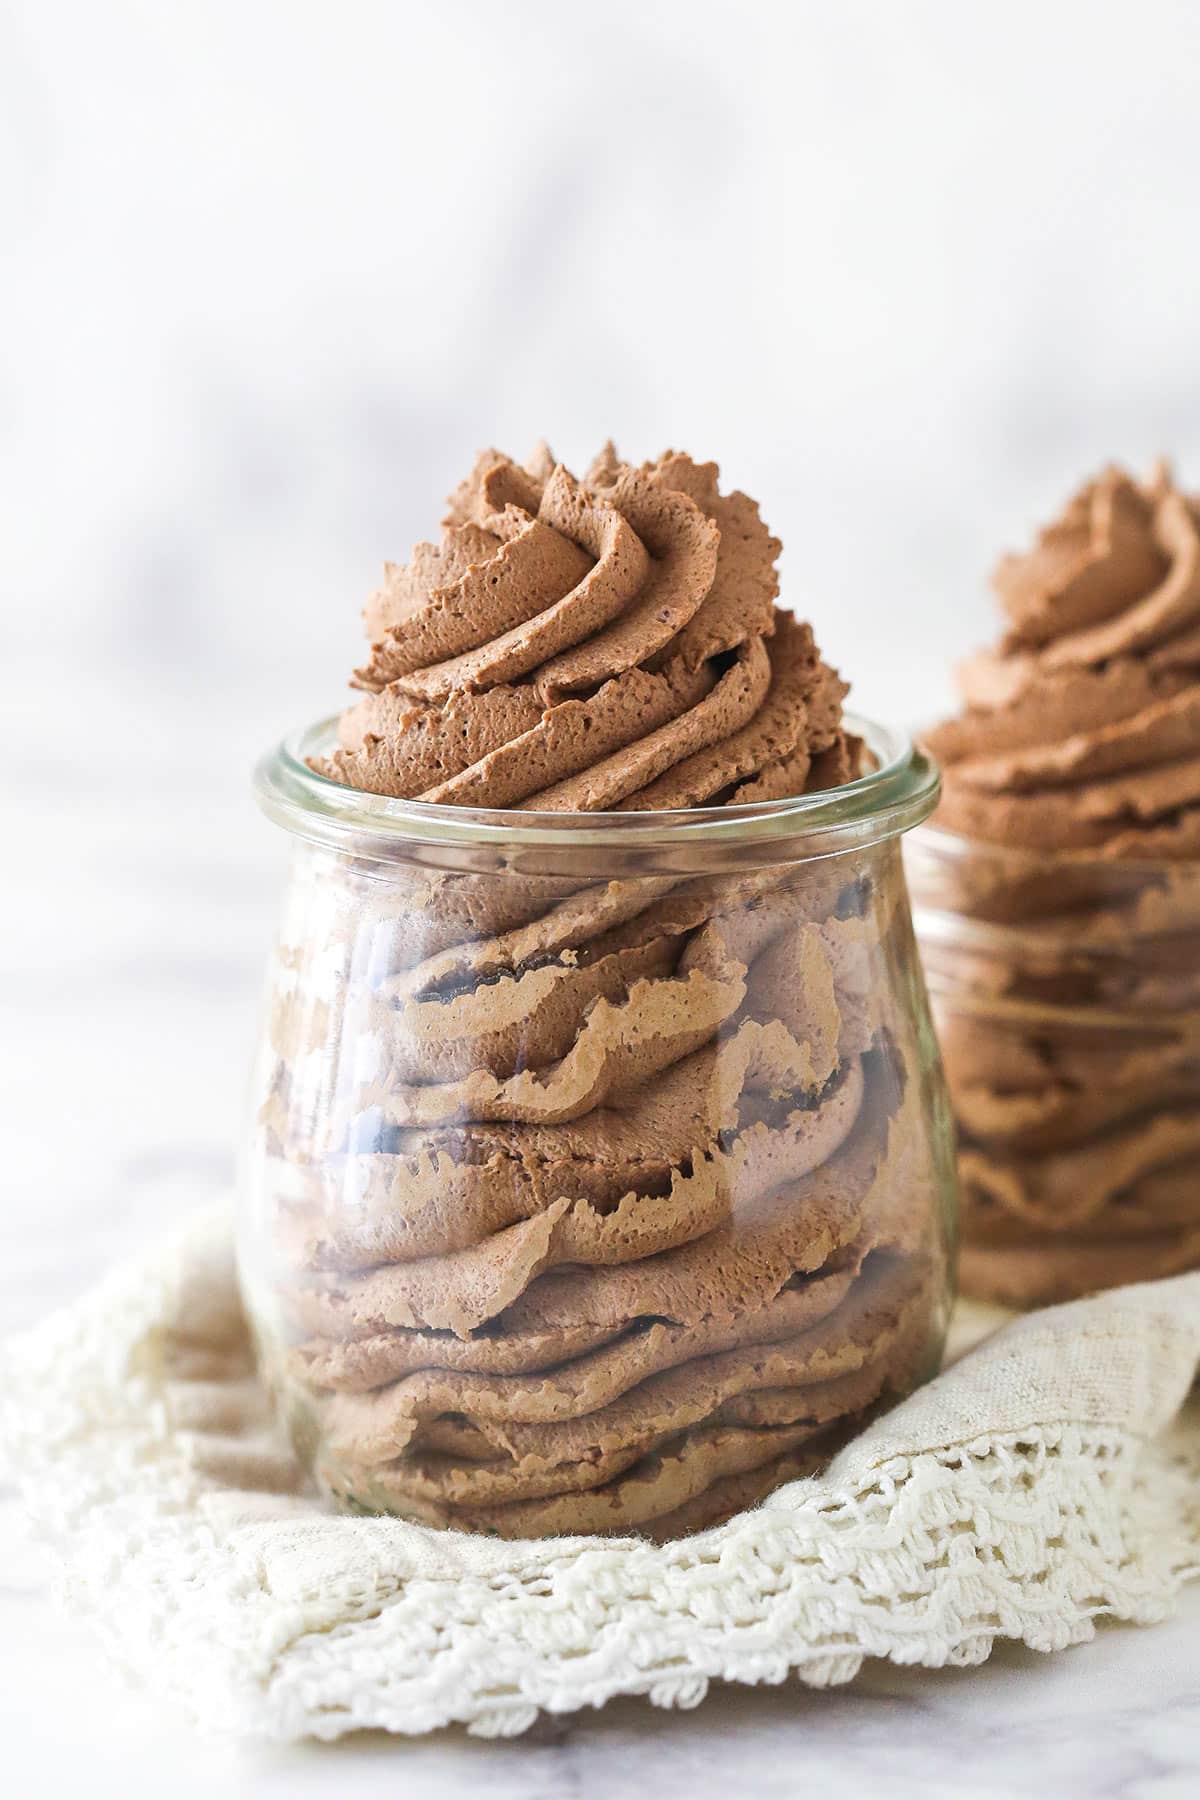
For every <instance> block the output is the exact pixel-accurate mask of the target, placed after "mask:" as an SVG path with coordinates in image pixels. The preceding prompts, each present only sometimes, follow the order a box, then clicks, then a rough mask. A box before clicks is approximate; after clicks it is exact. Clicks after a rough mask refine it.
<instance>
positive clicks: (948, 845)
mask: <svg viewBox="0 0 1200 1800" xmlns="http://www.w3.org/2000/svg"><path fill="white" fill-rule="evenodd" d="M921 845H922V847H923V848H924V849H925V850H927V851H928V852H929V853H930V854H931V855H937V856H944V857H946V858H947V859H949V860H951V861H954V860H960V859H961V860H965V859H966V858H967V857H973V858H975V859H977V860H978V859H980V858H985V859H986V860H988V861H989V862H996V863H1003V864H1005V865H1007V866H1008V867H1009V868H1012V869H1014V870H1016V871H1018V872H1019V873H1021V874H1025V875H1030V874H1041V873H1043V872H1045V871H1047V870H1056V869H1067V870H1071V871H1075V872H1080V871H1089V872H1090V871H1093V870H1094V871H1096V872H1097V873H1100V874H1108V875H1111V876H1112V878H1113V881H1114V883H1115V882H1116V881H1117V879H1118V878H1123V879H1125V880H1134V879H1136V878H1138V877H1145V876H1147V875H1154V874H1160V873H1162V872H1163V871H1164V870H1166V871H1168V872H1170V873H1171V874H1174V875H1178V874H1179V873H1180V871H1182V870H1194V869H1195V868H1196V867H1197V865H1198V862H1200V859H1197V858H1196V857H1191V856H1104V855H1103V854H1102V853H1101V850H1100V849H1098V848H1097V849H1086V848H1085V849H1078V850H1075V849H1063V850H1058V849H1052V850H1031V849H1029V848H1028V847H1027V846H1025V845H1023V844H997V843H994V842H993V841H992V840H991V839H990V838H980V837H971V836H969V835H968V834H967V833H966V832H965V831H952V830H951V828H950V827H949V826H948V825H939V824H937V823H936V822H934V823H932V824H926V823H925V822H924V821H922V824H921Z"/></svg>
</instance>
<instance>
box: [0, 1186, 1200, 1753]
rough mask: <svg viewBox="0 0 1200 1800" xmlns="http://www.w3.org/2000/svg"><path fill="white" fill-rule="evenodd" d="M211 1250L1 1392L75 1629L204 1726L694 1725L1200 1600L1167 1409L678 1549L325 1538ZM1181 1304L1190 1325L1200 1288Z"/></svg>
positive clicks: (210, 1226) (191, 1238)
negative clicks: (717, 1700) (640, 1721)
mask: <svg viewBox="0 0 1200 1800" xmlns="http://www.w3.org/2000/svg"><path fill="white" fill-rule="evenodd" d="M227 1238H228V1234H227V1230H226V1227H225V1224H224V1221H223V1220H216V1221H214V1220H212V1219H211V1218H210V1219H206V1220H205V1221H203V1222H201V1224H199V1225H198V1226H196V1227H194V1228H193V1229H192V1230H191V1232H190V1233H189V1234H188V1235H187V1236H186V1237H185V1238H184V1240H183V1241H182V1242H181V1243H180V1244H177V1245H175V1246H174V1247H173V1249H172V1250H171V1252H170V1253H169V1254H168V1255H166V1256H163V1255H160V1256H158V1257H157V1258H154V1259H151V1260H149V1261H147V1262H146V1263H144V1264H142V1265H140V1266H138V1267H136V1268H134V1269H131V1270H127V1271H123V1272H121V1273H119V1274H118V1275H117V1276H115V1277H114V1278H112V1279H111V1280H110V1281H109V1282H107V1283H105V1284H104V1286H103V1287H102V1288H101V1289H99V1290H97V1291H96V1292H95V1293H94V1294H93V1295H92V1296H90V1297H89V1298H88V1299H87V1300H86V1301H85V1302H82V1303H81V1304H79V1305H78V1306H75V1307H73V1308H71V1309H70V1310H69V1311H67V1312H65V1313H63V1314H60V1315H57V1316H56V1317H55V1318H54V1319H52V1320H50V1321H48V1322H47V1323H46V1325H44V1326H43V1327H41V1328H39V1329H38V1330H37V1331H36V1332H34V1333H32V1334H30V1335H29V1336H27V1337H26V1338H25V1339H23V1340H22V1341H20V1342H19V1343H17V1344H16V1345H14V1346H12V1347H11V1348H10V1350H9V1351H8V1352H7V1354H6V1356H5V1358H4V1365H5V1366H4V1368H3V1371H2V1375H3V1383H4V1390H5V1393H6V1396H7V1397H6V1402H5V1411H6V1415H7V1416H6V1418H5V1420H4V1427H5V1428H4V1439H3V1441H4V1444H5V1447H6V1450H7V1453H8V1458H9V1460H10V1462H11V1464H12V1469H11V1473H12V1475H13V1478H14V1479H15V1480H17V1481H18V1483H19V1485H20V1486H21V1488H22V1490H23V1492H24V1495H25V1499H26V1503H27V1506H28V1508H29V1511H30V1514H31V1517H32V1519H33V1521H34V1523H35V1526H36V1528H37V1529H38V1531H39V1532H40V1533H41V1535H42V1536H43V1537H44V1539H45V1540H46V1542H48V1543H49V1544H50V1546H51V1547H52V1548H53V1549H54V1551H55V1552H56V1554H57V1556H58V1559H59V1563H60V1567H61V1591H62V1595H63V1598H64V1600H65V1603H66V1604H67V1605H68V1606H69V1607H70V1608H72V1609H73V1610H76V1611H79V1612H83V1613H86V1614H88V1615H90V1616H91V1618H92V1619H93V1620H94V1621H95V1622H96V1624H97V1625H98V1626H99V1628H100V1629H101V1631H102V1632H103V1634H104V1636H105V1638H106V1640H107V1643H108V1645H109V1647H110V1648H111V1650H112V1651H113V1652H114V1653H115V1654H116V1655H117V1656H119V1658H120V1659H121V1660H122V1661H123V1662H124V1663H126V1664H127V1665H129V1666H131V1667H132V1668H133V1669H134V1670H136V1671H137V1672H138V1673H139V1674H141V1675H142V1676H143V1677H144V1678H145V1679H146V1680H147V1681H148V1682H149V1683H151V1684H152V1685H153V1686H154V1687H155V1688H156V1689H158V1690H159V1691H166V1692H169V1693H170V1694H172V1695H173V1696H174V1697H176V1698H177V1699H179V1700H182V1701H183V1702H184V1704H185V1705H187V1706H189V1707H190V1708H191V1710H192V1711H193V1712H194V1713H195V1714H196V1715H197V1716H198V1717H199V1718H201V1719H202V1720H203V1721H204V1723H205V1724H206V1725H208V1726H210V1727H214V1726H215V1727H218V1728H227V1729H231V1730H235V1731H238V1732H242V1733H252V1734H256V1735H265V1736H268V1737H273V1738H276V1739H289V1738H296V1737H300V1736H304V1735H315V1736H318V1737H324V1738H333V1737H337V1736H339V1735H340V1734H342V1733H344V1732H346V1731H350V1730H354V1729H358V1728H362V1727H383V1728H385V1729H387V1730H391V1731H396V1732H408V1733H412V1732H423V1731H428V1730H432V1729H434V1728H435V1727H438V1726H442V1725H446V1724H448V1723H451V1722H453V1721H461V1722H464V1723H465V1724H466V1725H467V1726H468V1727H469V1729H470V1730H472V1731H474V1732H477V1733H481V1734H487V1735H498V1734H499V1735H510V1734H515V1733H518V1732H520V1731H522V1730H524V1729H526V1728H527V1727H528V1726H529V1725H530V1724H531V1723H532V1721H533V1720H534V1718H535V1717H536V1716H537V1713H538V1711H539V1710H541V1709H546V1710H549V1711H552V1712H568V1711H572V1710H574V1709H576V1708H580V1707H585V1706H599V1705H601V1704H603V1703H604V1702H605V1701H606V1700H608V1699H609V1698H611V1697H612V1696H613V1695H616V1694H644V1695H646V1696H647V1697H648V1698H649V1699H650V1700H651V1701H653V1702H654V1703H655V1704H656V1705H660V1706H694V1705H696V1704H697V1703H698V1702H699V1701H700V1700H701V1699H702V1698H703V1697H704V1694H705V1691H706V1689H707V1686H708V1683H709V1682H710V1681H712V1680H714V1679H717V1678H719V1679H721V1680H725V1681H737V1682H748V1683H758V1682H781V1681H783V1680H784V1679H785V1678H786V1677H787V1675H788V1674H789V1672H790V1671H793V1670H794V1671H795V1672H796V1673H797V1674H798V1675H799V1676H800V1678H801V1679H802V1680H803V1681H805V1682H807V1683H809V1684H811V1685H813V1686H823V1685H827V1684H831V1683H835V1682H844V1681H848V1680H849V1679H850V1678H851V1677H852V1676H853V1675H854V1674H855V1673H856V1672H857V1670H858V1669H859V1668H860V1666H861V1664H862V1662H863V1659H864V1658H865V1657H868V1656H877V1657H888V1658H890V1659H891V1660H892V1661H894V1662H897V1663H921V1664H925V1665H928V1666H935V1667H937V1666H944V1665H958V1666H962V1665H966V1664H971V1663H978V1662H981V1661H983V1659H984V1658H985V1657H986V1656H987V1655H988V1653H989V1651H990V1650H991V1648H992V1645H993V1644H994V1643H995V1641H996V1639H997V1638H1010V1639H1018V1640H1020V1641H1021V1642H1023V1643H1025V1644H1027V1645H1030V1646H1032V1647H1033V1648H1035V1649H1039V1650H1046V1651H1049V1650H1060V1649H1063V1648H1064V1647H1066V1646H1068V1645H1071V1644H1076V1643H1080V1642H1082V1641H1084V1640H1085V1639H1087V1638H1088V1637H1090V1636H1091V1635H1092V1634H1093V1632H1094V1629H1095V1623H1094V1622H1095V1620H1096V1619H1097V1618H1099V1617H1101V1616H1104V1615H1107V1616H1110V1617H1113V1618H1118V1619H1124V1620H1129V1621H1135V1622H1137V1623H1139V1624H1149V1623H1152V1622H1154V1621H1156V1620H1159V1619H1161V1618H1163V1617H1164V1616H1165V1615H1166V1614H1167V1613H1168V1612H1169V1611H1170V1610H1171V1608H1172V1603H1173V1599H1174V1596H1175V1595H1176V1593H1177V1591H1178V1588H1179V1585H1180V1583H1181V1582H1182V1581H1183V1580H1184V1579H1186V1578H1187V1577H1189V1576H1192V1575H1195V1574H1197V1573H1198V1572H1200V1485H1198V1482H1200V1419H1198V1418H1197V1417H1196V1416H1195V1415H1194V1414H1189V1413H1187V1412H1186V1411H1185V1413H1184V1414H1183V1415H1181V1417H1180V1419H1179V1421H1177V1422H1176V1424H1175V1426H1174V1427H1173V1428H1172V1429H1171V1431H1170V1432H1168V1433H1167V1434H1166V1435H1165V1436H1163V1437H1162V1438H1160V1439H1159V1440H1157V1441H1155V1442H1147V1441H1144V1440H1143V1439H1142V1438H1141V1437H1139V1436H1138V1434H1137V1433H1136V1431H1135V1430H1133V1429H1132V1428H1131V1426H1130V1424H1129V1423H1128V1422H1114V1423H1111V1424H1110V1423H1103V1422H1100V1423H1097V1422H1096V1421H1095V1420H1085V1421H1082V1422H1081V1421H1078V1420H1072V1419H1071V1418H1070V1417H1065V1416H1064V1417H1063V1418H1062V1419H1061V1420H1058V1421H1053V1422H1047V1421H1046V1420H1045V1419H1044V1418H1042V1419H1039V1420H1038V1421H1037V1422H1036V1423H1033V1424H1031V1425H1030V1426H1029V1427H1028V1428H1027V1429H1022V1430H1012V1429H1006V1430H1004V1431H998V1432H996V1433H991V1432H985V1433H983V1434H979V1433H975V1434H973V1435H971V1436H970V1437H969V1439H967V1440H966V1441H962V1442H954V1441H951V1439H950V1436H949V1435H948V1434H943V1435H946V1438H947V1441H945V1442H943V1443H941V1444H940V1445H938V1446H935V1447H932V1448H920V1449H918V1450H915V1451H914V1452H913V1453H905V1454H896V1453H893V1452H889V1451H888V1442H890V1443H892V1444H894V1443H895V1441H896V1434H897V1431H898V1430H899V1429H900V1425H901V1423H902V1419H903V1410H901V1411H900V1412H898V1413H896V1414H893V1415H892V1419H891V1421H890V1422H889V1423H890V1426H891V1430H890V1432H889V1434H888V1440H887V1441H885V1443H884V1451H885V1452H887V1453H885V1454H883V1456H882V1459H881V1460H880V1461H879V1462H878V1463H875V1462H872V1461H871V1460H870V1459H869V1458H864V1457H863V1456H862V1454H861V1449H862V1446H863V1444H864V1443H865V1440H860V1445H859V1446H858V1447H854V1448H856V1449H857V1450H858V1451H859V1452H860V1454H858V1455H856V1456H852V1457H851V1458H850V1465H851V1472H850V1474H846V1473H845V1472H844V1470H843V1464H844V1463H845V1462H846V1458H845V1457H843V1458H839V1459H838V1462H836V1463H835V1464H834V1465H833V1467H832V1468H831V1469H830V1470H829V1471H828V1472H827V1473H826V1475H825V1476H824V1477H822V1478H820V1479H817V1480H810V1481H803V1482H797V1483H794V1484H792V1486H790V1487H788V1488H786V1489H783V1490H781V1491H780V1492H779V1493H777V1494H775V1495H773V1496H772V1497H771V1499H770V1500H769V1501H768V1502H766V1503H765V1504H764V1505H763V1506H761V1507H759V1508H758V1509H756V1510H754V1511H751V1512H748V1513H745V1514H742V1515H741V1516H740V1517H738V1518H736V1519H734V1520H732V1521H731V1522H730V1523H729V1524H727V1525H724V1526H721V1527H719V1528H717V1529H716V1530H712V1531H708V1532H705V1533H703V1534H701V1535H699V1536H697V1537H694V1538H691V1539H687V1540H685V1541H683V1542H680V1543H676V1544H671V1545H667V1546H665V1547H656V1546H653V1545H649V1544H646V1543H644V1542H641V1541H639V1540H636V1539H622V1540H618V1541H612V1540H601V1539H571V1540H563V1539H559V1540H553V1541H550V1542H548V1543H532V1544H520V1543H517V1544H501V1543H495V1542H492V1541H490V1540H478V1539H464V1538H463V1537H461V1536H459V1535H457V1534H453V1533H438V1532H431V1531H427V1530H425V1529H424V1528H421V1527H417V1526H410V1525H406V1524H403V1523H400V1522H398V1521H394V1520H376V1519H352V1518H345V1517H339V1516H335V1515H333V1514H331V1513H329V1512H328V1511H326V1510H324V1509H323V1507H322V1506H321V1505H320V1503H318V1502H317V1500H316V1499H315V1498H314V1497H313V1496H312V1495H311V1494H309V1493H308V1492H307V1491H306V1490H305V1488H304V1486H303V1483H302V1481H301V1479H300V1478H299V1477H298V1475H297V1473H296V1471H295V1468H294V1465H293V1464H292V1461H291V1458H290V1455H289V1453H288V1452H287V1450H286V1448H285V1447H284V1446H283V1444H282V1443H281V1441H280V1440H279V1438H278V1437H277V1436H276V1435H275V1431H274V1427H273V1425H272V1424H271V1422H270V1419H269V1415H268V1413H267V1411H266V1404H265V1399H264V1396H263V1394H262V1392H261V1389H260V1388H259V1386H258V1383H257V1381H256V1379H255V1378H254V1376H253V1373H252V1368H251V1365H250V1364H249V1361H248V1347H247V1343H246V1339H245V1333H244V1326H243V1322H242V1319H241V1314H240V1311H239V1308H238V1305H237V1298H236V1289H235V1287H234V1284H233V1279H232V1271H231V1267H230V1264H229V1260H228V1255H227ZM1184 1280H1185V1281H1188V1280H1193V1281H1194V1280H1197V1278H1192V1277H1188V1278H1184ZM1091 1304H1093V1305H1099V1304H1100V1303H1091ZM1182 1304H1184V1305H1191V1306H1193V1307H1195V1308H1196V1310H1197V1312H1198V1314H1200V1285H1198V1286H1197V1287H1195V1288H1194V1289H1193V1290H1192V1291H1191V1292H1190V1294H1185V1295H1184V1296H1183V1299H1182ZM977 1360H978V1361H979V1364H980V1377H979V1378H980V1379H981V1380H982V1379H984V1378H985V1374H986V1368H987V1366H988V1362H987V1352H986V1351H984V1352H979V1353H977ZM1186 1385H1187V1373H1186V1370H1185V1372H1184V1376H1183V1380H1182V1385H1181V1390H1180V1391H1183V1389H1185V1388H1186ZM909 1404H910V1405H912V1404H913V1403H911V1402H910V1403H909Z"/></svg>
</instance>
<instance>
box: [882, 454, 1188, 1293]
mask: <svg viewBox="0 0 1200 1800" xmlns="http://www.w3.org/2000/svg"><path fill="white" fill-rule="evenodd" d="M996 588H997V591H998V594H999V598H1000V601H1001V603H1002V606H1003V609H1004V612H1005V615H1006V629H1005V632H1004V635H1003V637H1002V638H1001V641H1000V643H999V644H998V646H997V647H996V648H995V649H994V650H991V651H988V652H985V653H983V654H981V655H978V656H976V657H973V658H972V659H971V660H970V661H969V662H968V663H966V664H965V665H964V666H963V669H962V670H961V672H960V685H961V688H962V693H963V699H964V702H965V704H964V707H963V710H962V712H961V713H960V714H959V715H958V716H957V717H955V718H952V719H949V720H947V721H946V722H945V723H944V724H942V725H939V726H938V727H937V728H936V729H934V730H932V731H930V732H929V733H928V734H927V739H926V741H927V744H928V746H929V747H930V749H931V750H932V751H933V753H934V754H935V755H936V756H937V758H938V760H939V761H940V762H941V764H942V766H943V769H944V794H943V800H942V805H941V807H940V809H939V811H938V815H937V820H936V824H935V826H934V827H932V828H926V829H924V830H922V831H920V832H918V833H916V834H915V835H914V837H913V839H912V840H910V843H909V846H908V852H909V875H910V880H911V882H912V885H913V892H914V898H915V901H916V907H917V911H916V916H917V928H918V935H919V938H920V942H921V951H922V956H923V958H924V962H925V968H926V972H927V975H928V979H929V983H930V988H931V991H932V995H933V1001H934V1007H935V1012H936V1017H937V1023H938V1029H939V1033H940V1036H941V1040H942V1047H943V1053H944V1056H945V1060H946V1068H947V1073H948V1076H949V1081H950V1088H951V1094H952V1097H953V1101H954V1106H955V1112H956V1115H957V1121H958V1128H959V1138H960V1145H961V1152H960V1172H961V1186H962V1202H963V1246H964V1249H963V1264H962V1275H963V1285H964V1288H965V1289H966V1291H967V1292H969V1293H972V1294H975V1295H978V1296H980V1297H981V1298H987V1299H991V1300H996V1301H1001V1302H1004V1303H1006V1304H1012V1305H1019V1306H1020V1305H1038V1304H1044V1303H1046V1302H1049V1301H1055V1300H1063V1299H1069V1298H1071V1297H1073V1296H1075V1295H1080V1294H1086V1293H1090V1292H1093V1291H1095V1290H1096V1289H1099V1288H1103V1287H1108V1286H1113V1285H1117V1284H1120V1283H1123V1282H1128V1281H1141V1280H1149V1279H1152V1278H1154V1277H1158V1276H1165V1275H1171V1274H1175V1273H1177V1272H1179V1271H1182V1270H1185V1269H1189V1268H1193V1267H1197V1266H1200V507H1198V506H1197V503H1196V501H1195V499H1193V498H1192V497H1190V496H1188V495H1186V494H1185V493H1183V492H1182V491H1181V490H1180V489H1179V488H1178V487H1177V486H1176V484H1175V483H1174V481H1173V480H1172V478H1171V475H1170V473H1169V471H1168V470H1167V469H1166V468H1165V467H1160V468H1158V469H1156V470H1155V471H1154V473H1153V474H1152V475H1151V477H1150V479H1149V480H1148V481H1146V482H1144V483H1141V482H1137V481H1135V480H1134V479H1133V478H1132V477H1130V476H1129V475H1127V474H1125V473H1124V472H1123V471H1122V470H1120V469H1116V468H1111V469H1107V470H1105V471H1104V472H1103V473H1102V474H1101V475H1100V476H1099V477H1097V479H1096V480H1094V481H1092V482H1090V483H1088V484H1087V486H1085V487H1084V488H1083V489H1082V490H1081V491H1080V492H1079V493H1078V494H1076V495H1075V496H1074V498H1073V499H1072V500H1071V501H1070V502H1069V503H1068V505H1067V507H1066V508H1065V510H1064V512H1063V514H1062V516H1061V517H1060V518H1059V519H1057V520H1056V521H1054V523H1053V524H1051V525H1049V526H1047V527H1046V528H1045V529H1044V530H1043V531H1041V532H1040V533H1039V534H1038V536H1037V538H1036V540H1035V542H1034V544H1033V545H1032V546H1031V548H1030V549H1029V550H1027V551H1025V552H1023V553H1021V554H1018V555H1010V556H1007V557H1005V558H1004V559H1003V560H1002V562H1001V563H1000V566H999V568H998V570H997V573H996Z"/></svg>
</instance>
